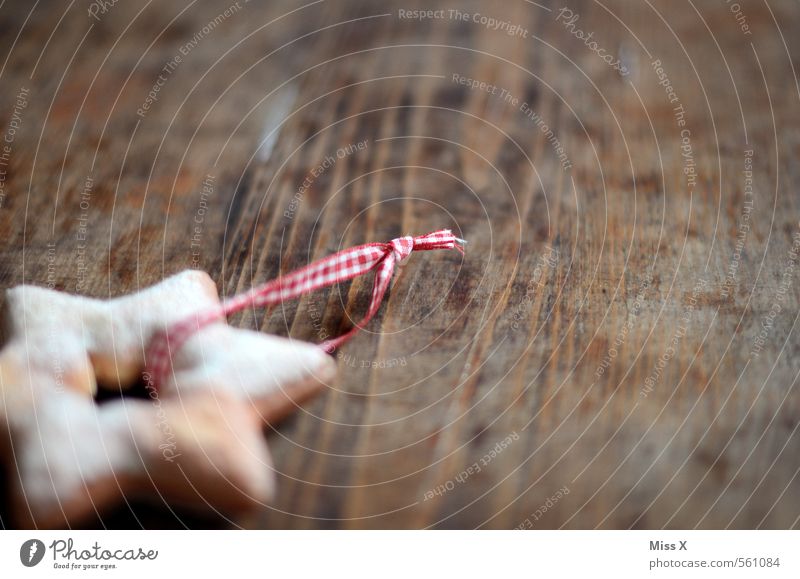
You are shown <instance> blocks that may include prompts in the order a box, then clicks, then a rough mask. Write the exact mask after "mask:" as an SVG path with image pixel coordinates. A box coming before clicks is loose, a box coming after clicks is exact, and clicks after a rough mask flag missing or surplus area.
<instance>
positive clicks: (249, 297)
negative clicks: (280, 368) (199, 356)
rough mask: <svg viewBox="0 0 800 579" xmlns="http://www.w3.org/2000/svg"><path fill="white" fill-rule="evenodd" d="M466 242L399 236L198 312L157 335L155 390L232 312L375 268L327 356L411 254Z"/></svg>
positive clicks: (152, 362) (440, 235)
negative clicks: (183, 352)
mask: <svg viewBox="0 0 800 579" xmlns="http://www.w3.org/2000/svg"><path fill="white" fill-rule="evenodd" d="M465 243H466V241H464V240H463V239H459V238H457V237H455V236H454V235H453V234H452V232H451V231H450V230H449V229H440V230H439V231H434V232H432V233H428V234H427V235H420V236H419V237H410V236H408V235H406V236H404V237H398V238H396V239H393V240H391V241H390V242H389V243H368V244H366V245H359V246H358V247H352V248H350V249H345V250H344V251H340V252H339V253H335V254H333V255H330V256H328V257H325V258H323V259H321V260H319V261H316V262H314V263H311V264H309V265H307V266H305V267H303V268H300V269H298V270H296V271H294V272H291V273H288V274H285V275H282V276H281V277H279V278H278V279H276V280H272V281H269V282H267V283H265V284H262V285H260V286H257V287H254V288H253V289H251V290H249V291H247V292H244V293H241V294H239V295H236V296H233V297H232V298H229V299H227V300H225V301H224V302H223V303H222V305H221V307H218V308H214V309H212V310H208V311H203V312H198V313H195V314H192V315H191V316H189V317H187V318H185V319H183V320H180V321H179V322H177V323H174V324H172V325H170V326H169V327H167V328H166V329H165V330H164V332H162V333H160V334H158V335H156V336H153V337H152V338H151V341H150V345H149V346H148V348H147V352H146V356H145V360H146V361H147V367H148V370H149V372H150V376H151V381H152V384H153V386H154V387H158V386H159V385H160V384H163V382H164V380H166V378H167V374H168V373H169V372H170V370H171V369H172V353H174V352H177V351H178V350H179V349H180V348H181V346H183V344H185V343H186V341H187V340H188V339H189V338H191V336H192V334H194V333H195V332H197V331H199V330H200V329H201V328H203V327H205V326H207V325H208V324H211V323H214V322H218V321H220V320H224V319H225V317H226V316H227V315H228V314H231V313H233V312H237V311H240V310H243V309H244V308H246V307H266V306H273V305H278V304H281V303H283V302H284V301H286V300H289V299H293V298H295V297H298V296H300V295H303V294H306V293H309V292H312V291H314V290H316V289H319V288H322V287H327V286H330V285H333V284H336V283H339V282H342V281H347V280H349V279H352V278H354V277H357V276H359V275H363V274H365V273H367V272H368V271H370V270H373V269H374V270H375V281H374V283H373V286H372V298H371V300H370V305H369V309H368V310H367V313H366V315H365V316H364V319H363V320H361V322H359V323H357V324H355V325H353V327H352V328H351V329H350V330H348V331H347V332H346V333H344V334H343V335H341V336H339V337H337V338H333V339H331V340H326V341H325V342H323V343H322V344H320V347H321V348H323V349H324V350H325V351H326V352H332V351H333V350H334V349H335V348H337V347H339V346H341V345H342V344H344V343H345V342H346V341H347V340H349V339H350V338H352V337H353V335H355V333H356V332H358V330H360V329H362V328H363V327H364V326H365V325H366V324H367V323H368V322H369V321H370V320H371V319H372V317H373V316H374V315H375V313H376V312H377V311H378V309H379V307H380V304H381V301H382V300H383V296H384V294H385V293H386V290H387V289H388V288H389V284H390V282H391V281H392V274H393V273H394V266H395V265H396V264H397V263H399V262H401V261H402V260H404V259H405V258H407V257H408V256H409V255H410V254H411V252H412V251H428V250H433V249H456V250H458V251H459V252H460V253H462V254H463V253H464V250H463V249H462V247H461V245H463V244H465Z"/></svg>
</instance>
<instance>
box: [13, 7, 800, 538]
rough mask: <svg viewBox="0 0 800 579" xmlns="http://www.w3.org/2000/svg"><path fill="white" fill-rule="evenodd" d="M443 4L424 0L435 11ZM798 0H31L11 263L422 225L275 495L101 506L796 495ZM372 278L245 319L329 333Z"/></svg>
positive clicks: (357, 518) (447, 523) (321, 520)
mask: <svg viewBox="0 0 800 579" xmlns="http://www.w3.org/2000/svg"><path fill="white" fill-rule="evenodd" d="M419 10H423V11H425V10H432V11H433V12H429V13H425V12H423V13H421V14H420V13H419V12H415V11H419ZM798 26H800V9H798V5H797V3H796V2H792V1H788V0H787V1H775V0H769V2H752V3H751V2H742V3H741V6H740V5H738V4H730V3H726V2H722V1H718V2H714V1H709V2H692V1H689V2H678V3H675V2H668V1H667V0H661V1H656V2H650V1H648V0H644V1H643V2H624V1H621V0H620V1H619V2H600V1H588V0H585V1H584V0H572V1H570V2H569V3H568V4H566V5H564V4H560V3H555V4H553V3H547V2H544V3H536V2H530V1H527V0H526V1H523V0H514V1H512V2H504V3H490V2H464V1H462V2H437V3H435V4H434V5H431V4H430V3H427V2H422V1H421V0H420V1H416V0H409V1H407V2H406V1H403V2H392V3H386V2H368V1H362V2H357V1H351V0H329V1H320V2H310V3H308V4H303V3H294V2H287V1H277V2H269V3H267V2H264V3H262V2H256V1H255V0H254V1H252V2H247V1H246V0H239V1H238V2H232V3H230V4H228V3H227V2H202V1H198V2H186V3H169V2H158V3H155V2H154V3H149V2H144V1H142V0H124V1H123V0H119V1H118V2H110V3H106V4H105V7H103V4H101V3H95V4H90V3H88V2H83V3H77V4H75V5H73V4H69V5H67V4H66V3H57V2H39V3H36V5H35V6H32V5H29V4H28V3H15V4H11V3H6V4H5V5H4V6H3V7H2V8H0V31H2V34H0V44H1V45H2V54H3V55H4V57H3V61H2V65H1V66H2V68H0V75H1V76H2V79H3V87H4V89H3V91H2V94H0V114H2V119H3V126H2V131H3V132H4V139H5V142H4V143H3V145H4V146H5V147H6V148H5V149H3V150H2V152H3V156H2V158H0V163H2V165H1V166H0V169H2V171H4V172H3V174H2V189H0V193H1V194H2V207H1V208H0V227H2V229H0V230H1V231H2V232H3V240H2V248H1V249H0V276H2V278H1V279H2V285H3V287H4V288H5V287H10V286H12V285H15V284H19V283H23V282H24V283H38V284H48V285H52V286H54V287H56V288H59V289H64V290H68V291H71V292H79V293H83V294H86V295H91V296H97V297H108V296H116V295H120V294H124V293H127V292H131V291H135V290H136V289H138V288H140V287H143V286H146V285H149V284H152V283H155V282H157V281H159V280H161V279H162V278H163V277H165V276H167V275H169V274H172V273H174V272H177V271H180V270H182V269H185V268H187V267H198V268H202V269H205V270H207V271H209V272H210V273H211V275H212V276H213V277H214V279H215V280H216V281H217V283H218V286H219V288H220V291H221V292H222V293H224V294H226V295H230V294H232V293H234V292H237V291H240V290H242V289H245V288H248V287H250V286H251V285H252V284H254V283H258V282H261V281H264V280H267V279H271V278H273V277H275V276H277V275H279V274H280V273H281V272H284V271H288V270H290V269H293V268H295V267H298V266H300V265H302V264H305V263H307V262H308V261H309V260H312V259H316V258H319V257H322V256H324V255H327V254H329V253H331V252H334V251H336V250H337V249H338V248H340V247H342V246H350V245H354V244H359V243H362V242H368V241H382V240H387V239H391V238H392V237H395V236H398V235H402V234H406V233H410V234H422V233H427V232H428V231H431V230H434V229H437V228H442V227H449V228H452V229H453V230H454V231H456V232H457V234H458V235H459V236H461V237H464V238H466V239H467V240H468V241H469V245H468V249H467V252H466V256H465V257H464V258H463V259H462V258H461V257H460V256H459V255H458V254H456V253H454V252H453V253H439V252H434V253H426V254H418V255H412V256H411V257H410V258H409V259H408V261H407V262H405V263H404V264H403V265H402V267H401V268H400V271H399V273H398V274H397V276H396V280H395V283H394V286H393V287H392V289H391V290H390V293H389V294H388V295H387V298H386V300H385V302H384V304H383V306H382V308H381V310H380V312H379V314H378V315H377V317H376V319H375V320H374V321H373V322H372V323H371V324H370V326H369V328H368V330H369V331H367V332H363V333H362V334H360V335H359V336H358V337H357V338H356V339H354V340H353V341H352V342H351V343H350V344H349V345H347V346H346V347H345V348H344V349H343V350H342V351H341V352H340V354H339V356H340V359H339V365H340V372H339V377H338V379H337V380H336V381H335V382H334V383H332V384H330V388H329V390H328V391H327V392H326V393H325V394H324V395H322V396H321V397H320V398H318V399H316V400H315V401H314V402H313V403H311V404H308V405H307V406H306V407H305V408H304V411H303V412H301V413H299V414H297V415H296V416H295V417H294V418H292V419H291V420H290V421H288V422H286V423H283V424H281V425H277V426H276V427H275V428H272V427H269V428H268V432H267V436H268V438H269V442H270V444H271V448H272V449H273V452H274V456H275V465H276V469H277V471H278V473H279V493H278V497H277V500H276V501H275V503H274V504H273V505H272V506H271V507H269V508H266V509H264V511H263V512H262V513H260V514H258V515H255V516H253V517H250V518H247V519H244V520H236V521H226V520H224V519H222V520H218V519H208V518H206V517H205V516H197V515H194V514H188V513H173V512H171V511H169V510H167V509H165V508H158V507H152V506H146V505H136V504H134V505H133V506H131V507H125V508H122V509H120V511H119V512H117V513H114V514H111V515H108V516H106V515H104V516H103V518H102V519H100V520H98V521H96V522H94V523H91V524H92V525H96V526H100V525H107V526H134V527H137V526H139V525H143V526H147V527H182V526H195V527H196V526H200V527H202V526H217V525H240V526H250V527H269V528H285V527H290V528H386V527H389V528H396V527H401V528H418V527H435V528H464V527H468V528H472V527H482V528H511V527H517V526H523V527H534V528H557V527H565V528H594V527H601V528H629V527H633V528H661V527H675V528H683V527H690V528H691V527H701V528H708V527H711V528H720V527H734V528H752V527H766V528H787V527H797V526H798V524H800V500H798V499H800V479H798V476H797V474H798V467H800V460H798V456H800V437H799V436H798V432H797V430H798V425H799V424H800V394H799V393H798V388H797V378H798V372H799V371H800V347H799V346H800V340H798V329H797V327H796V322H797V315H798V307H797V306H798V295H800V279H799V278H800V275H799V274H798V269H800V264H798V261H800V255H798V251H800V225H799V224H798V206H799V205H800V203H799V202H798V199H800V197H798V194H797V191H798V190H800V172H799V171H798V164H797V162H796V160H797V157H798V153H800V133H798V126H799V125H800V115H799V114H798V111H799V110H800V108H798V104H800V103H799V100H798V99H799V98H800V90H799V87H798V76H797V70H796V65H797V63H798V59H799V58H800V44H798V40H797V37H796V35H795V34H794V31H796V30H797V29H798ZM370 282H371V280H370V279H359V280H356V281H354V282H352V283H347V284H342V285H341V286H339V287H336V288H334V289H332V290H330V291H320V292H317V293H315V294H314V295H311V296H308V297H306V298H304V299H302V300H299V301H298V302H296V303H291V304H288V305H286V307H283V308H277V309H274V310H272V311H268V312H266V313H264V314H263V315H262V314H259V315H257V316H254V315H252V314H248V315H244V316H240V317H235V318H233V319H232V320H231V321H232V323H235V324H238V325H241V326H246V327H257V328H260V329H262V330H263V331H266V332H271V333H276V334H281V335H291V336H292V337H294V338H297V339H303V340H309V341H319V340H320V339H321V338H322V337H324V336H325V335H326V334H329V335H334V334H337V333H340V332H341V331H342V330H344V329H346V328H347V327H349V324H350V323H351V317H350V316H353V317H356V316H358V315H359V314H361V313H363V311H364V309H365V307H366V304H367V300H368V293H369V287H370V285H369V284H370Z"/></svg>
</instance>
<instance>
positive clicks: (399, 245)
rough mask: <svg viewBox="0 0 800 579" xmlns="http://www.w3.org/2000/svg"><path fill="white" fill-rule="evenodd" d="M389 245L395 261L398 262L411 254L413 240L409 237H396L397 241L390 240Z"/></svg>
mask: <svg viewBox="0 0 800 579" xmlns="http://www.w3.org/2000/svg"><path fill="white" fill-rule="evenodd" d="M389 245H390V246H391V247H392V252H393V253H394V257H395V259H396V260H397V261H398V262H400V261H403V260H404V259H405V258H407V257H408V256H409V255H410V254H411V250H412V249H414V238H413V237H411V236H410V235H406V236H405V237H398V238H397V239H392V240H391V241H390V242H389Z"/></svg>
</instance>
